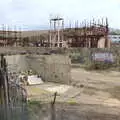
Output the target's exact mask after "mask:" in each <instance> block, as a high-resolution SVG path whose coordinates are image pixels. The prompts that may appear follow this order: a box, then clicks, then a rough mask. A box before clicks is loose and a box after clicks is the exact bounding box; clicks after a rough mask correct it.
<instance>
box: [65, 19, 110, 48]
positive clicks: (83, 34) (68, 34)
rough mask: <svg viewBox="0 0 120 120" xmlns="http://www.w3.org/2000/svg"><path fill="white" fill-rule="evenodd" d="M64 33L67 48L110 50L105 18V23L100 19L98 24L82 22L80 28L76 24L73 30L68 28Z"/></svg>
mask: <svg viewBox="0 0 120 120" xmlns="http://www.w3.org/2000/svg"><path fill="white" fill-rule="evenodd" d="M64 31H65V32H64V35H65V38H66V40H67V43H68V46H69V47H86V48H110V40H109V38H108V33H109V28H108V20H107V18H106V20H105V21H104V20H103V19H102V20H101V21H100V20H98V22H96V21H95V20H93V21H90V23H87V22H86V21H84V22H83V23H82V24H80V26H79V25H78V22H76V23H75V27H74V28H72V27H71V26H70V27H69V28H67V29H65V30H64Z"/></svg>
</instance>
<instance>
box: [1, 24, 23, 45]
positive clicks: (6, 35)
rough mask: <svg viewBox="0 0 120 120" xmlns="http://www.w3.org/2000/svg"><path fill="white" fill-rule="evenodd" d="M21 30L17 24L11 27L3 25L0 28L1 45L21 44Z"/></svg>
mask: <svg viewBox="0 0 120 120" xmlns="http://www.w3.org/2000/svg"><path fill="white" fill-rule="evenodd" d="M21 37H22V36H21V30H17V29H16V26H15V27H14V30H13V29H10V27H9V26H6V25H4V24H3V25H1V29H0V47H6V46H19V45H20V44H21Z"/></svg>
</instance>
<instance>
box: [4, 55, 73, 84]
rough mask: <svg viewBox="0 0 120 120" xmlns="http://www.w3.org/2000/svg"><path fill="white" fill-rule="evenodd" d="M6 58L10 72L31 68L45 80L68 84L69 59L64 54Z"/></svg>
mask: <svg viewBox="0 0 120 120" xmlns="http://www.w3.org/2000/svg"><path fill="white" fill-rule="evenodd" d="M6 60H7V62H8V70H9V71H10V70H11V71H12V72H21V71H27V70H32V71H33V72H34V73H37V74H39V75H40V76H41V79H42V80H43V81H46V82H57V83H66V84H69V82H70V80H71V61H70V59H69V56H66V55H33V54H32V55H11V56H6Z"/></svg>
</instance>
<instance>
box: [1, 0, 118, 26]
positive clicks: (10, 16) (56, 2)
mask: <svg viewBox="0 0 120 120" xmlns="http://www.w3.org/2000/svg"><path fill="white" fill-rule="evenodd" d="M55 14H59V15H60V16H62V17H63V18H64V19H65V24H67V23H68V21H72V22H74V21H75V20H79V22H80V21H82V20H84V19H88V20H90V19H93V18H95V19H98V18H101V17H108V20H109V26H110V27H112V28H120V0H0V24H8V25H17V26H22V27H23V28H25V26H26V27H28V28H30V27H31V26H32V27H34V28H35V27H36V28H37V26H49V16H50V15H55Z"/></svg>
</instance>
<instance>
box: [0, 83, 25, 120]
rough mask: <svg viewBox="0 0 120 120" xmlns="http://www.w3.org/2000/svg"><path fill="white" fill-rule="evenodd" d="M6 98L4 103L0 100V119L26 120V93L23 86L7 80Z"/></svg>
mask: <svg viewBox="0 0 120 120" xmlns="http://www.w3.org/2000/svg"><path fill="white" fill-rule="evenodd" d="M8 99H9V102H8V103H7V104H6V103H4V101H5V100H4V97H3V99H2V100H3V101H1V104H0V120H27V119H26V117H27V116H26V112H27V101H26V100H27V93H26V90H25V89H24V88H22V87H21V86H19V85H17V84H15V83H14V82H11V81H9V83H8Z"/></svg>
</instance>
